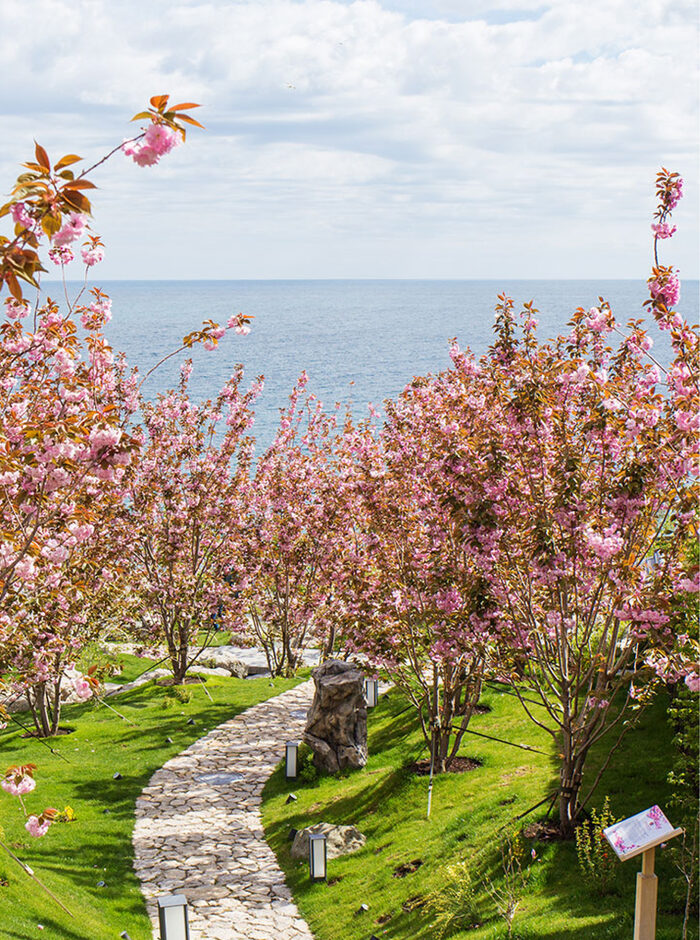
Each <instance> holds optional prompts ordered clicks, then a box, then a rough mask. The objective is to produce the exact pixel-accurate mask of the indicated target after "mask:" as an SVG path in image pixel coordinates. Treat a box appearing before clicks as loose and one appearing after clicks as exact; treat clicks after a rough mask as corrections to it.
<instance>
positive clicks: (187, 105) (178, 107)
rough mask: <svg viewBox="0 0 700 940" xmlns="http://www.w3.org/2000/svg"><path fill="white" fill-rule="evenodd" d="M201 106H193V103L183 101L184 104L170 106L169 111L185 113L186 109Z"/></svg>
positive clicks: (199, 105) (199, 106)
mask: <svg viewBox="0 0 700 940" xmlns="http://www.w3.org/2000/svg"><path fill="white" fill-rule="evenodd" d="M201 107H202V106H201V104H195V103H194V102H193V101H185V102H184V104H171V105H170V108H169V109H168V110H170V111H186V110H187V109H188V108H201Z"/></svg>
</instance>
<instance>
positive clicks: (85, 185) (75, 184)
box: [63, 179, 97, 191]
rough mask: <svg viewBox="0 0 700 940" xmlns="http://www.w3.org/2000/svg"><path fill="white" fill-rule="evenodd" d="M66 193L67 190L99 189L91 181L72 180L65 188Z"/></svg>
mask: <svg viewBox="0 0 700 940" xmlns="http://www.w3.org/2000/svg"><path fill="white" fill-rule="evenodd" d="M63 189H64V191H65V190H66V189H71V190H73V189H97V186H95V184H94V183H91V182H90V180H80V179H78V180H71V181H70V182H69V183H66V185H65V186H64V187H63Z"/></svg>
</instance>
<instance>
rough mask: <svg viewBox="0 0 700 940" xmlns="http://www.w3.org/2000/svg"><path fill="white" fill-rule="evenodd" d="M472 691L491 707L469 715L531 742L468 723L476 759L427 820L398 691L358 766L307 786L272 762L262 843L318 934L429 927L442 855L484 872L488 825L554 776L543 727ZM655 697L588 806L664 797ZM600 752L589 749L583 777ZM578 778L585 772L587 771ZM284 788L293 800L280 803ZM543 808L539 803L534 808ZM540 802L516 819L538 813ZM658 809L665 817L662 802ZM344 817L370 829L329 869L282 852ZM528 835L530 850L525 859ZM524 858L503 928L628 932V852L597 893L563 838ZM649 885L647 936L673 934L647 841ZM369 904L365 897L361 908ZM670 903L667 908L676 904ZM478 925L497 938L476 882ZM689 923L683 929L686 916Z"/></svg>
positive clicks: (325, 939) (610, 935)
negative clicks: (526, 865) (655, 909)
mask: <svg viewBox="0 0 700 940" xmlns="http://www.w3.org/2000/svg"><path fill="white" fill-rule="evenodd" d="M483 701H484V702H485V703H487V704H488V705H490V706H491V708H492V711H491V712H489V713H487V714H484V715H479V716H476V717H475V718H474V719H472V724H471V726H470V727H471V728H473V729H474V730H475V731H480V732H484V733H486V734H491V735H494V736H497V737H500V738H504V739H506V740H508V741H511V742H516V743H519V744H529V745H531V746H533V747H536V748H539V749H540V750H541V751H543V752H544V753H542V754H533V753H531V752H527V751H523V750H519V749H516V748H514V747H508V746H506V745H503V744H497V743H495V742H493V741H488V740H486V739H484V738H479V737H476V736H472V735H467V736H466V738H465V741H464V743H463V745H462V748H461V751H460V753H461V754H463V755H464V756H469V757H474V758H478V759H479V760H480V761H482V766H481V767H479V768H478V769H476V770H472V771H469V772H467V773H465V774H448V775H445V776H443V777H440V778H437V779H436V781H435V786H434V790H433V804H432V815H431V818H430V819H429V820H428V819H426V804H427V792H428V779H427V777H417V776H415V775H414V774H413V773H411V772H410V770H409V769H408V766H409V765H410V764H411V763H412V762H413V761H415V760H416V759H417V758H419V757H426V756H427V754H426V751H425V750H424V749H423V745H422V739H421V738H420V735H419V732H418V730H417V726H416V722H415V720H414V713H413V711H412V710H411V709H409V710H408V711H406V703H405V701H404V700H403V699H402V697H401V696H400V694H399V693H398V692H394V691H392V692H390V693H389V695H388V696H383V697H382V699H381V700H380V704H379V706H378V707H377V708H376V709H374V710H373V711H371V712H370V714H369V728H370V733H369V751H370V759H369V762H368V764H367V766H366V767H365V768H364V769H363V770H361V771H357V772H354V773H351V774H348V775H346V776H344V777H334V778H328V777H326V778H323V779H322V780H321V781H320V782H319V783H318V784H317V785H313V784H308V783H301V782H299V781H296V782H294V784H293V785H291V784H289V783H287V782H286V781H285V780H284V776H283V771H282V770H281V769H278V770H277V771H276V772H275V774H274V775H273V777H272V778H271V779H270V781H269V783H268V785H267V787H266V789H265V792H264V799H265V802H264V807H263V818H264V822H265V827H266V833H267V837H268V840H269V842H270V844H271V845H272V847H273V849H274V850H275V852H276V854H277V857H278V859H279V861H280V864H281V865H282V867H283V868H284V870H285V872H286V873H287V880H288V883H289V885H290V886H291V888H292V890H293V892H294V896H295V899H296V901H297V903H298V905H299V908H300V910H301V912H302V913H303V915H304V916H305V917H306V918H307V920H308V922H309V924H310V926H311V928H312V930H313V931H314V934H315V936H316V937H317V938H318V940H337V938H339V937H342V938H343V940H368V938H369V937H370V935H371V934H375V935H376V936H377V937H381V938H395V940H434V938H435V936H436V931H435V927H434V917H435V915H434V914H433V913H432V912H431V911H430V910H429V907H428V906H426V904H425V899H426V898H427V897H428V896H429V895H431V893H432V892H435V891H436V889H438V888H439V887H441V886H443V885H444V884H445V881H446V877H447V876H446V872H445V866H446V865H447V864H449V863H451V862H455V861H459V860H465V861H467V863H468V864H469V866H470V868H471V869H472V870H475V869H474V868H473V856H474V852H475V851H476V850H477V849H479V848H481V847H483V846H486V848H482V854H481V856H480V857H481V858H482V860H483V862H484V864H485V865H486V868H487V871H488V872H489V876H490V877H491V878H492V879H493V880H494V881H496V882H497V881H498V879H499V877H500V875H501V872H502V863H501V862H500V856H499V855H498V852H497V850H496V848H495V846H496V844H497V838H498V835H497V830H498V829H499V828H500V827H502V826H504V825H506V824H507V823H508V822H509V821H510V820H513V819H514V817H516V816H518V815H519V814H521V813H525V812H526V810H528V809H529V808H530V807H531V806H533V805H534V804H536V803H537V802H538V801H539V800H541V799H542V798H543V796H545V795H546V794H547V793H548V792H549V791H550V790H551V789H552V787H553V786H554V785H555V781H556V779H557V767H556V764H555V762H554V761H553V759H552V744H551V739H550V738H549V736H548V735H547V734H546V733H545V732H543V731H542V730H540V729H538V728H536V727H535V726H534V725H533V724H532V723H531V722H530V721H529V720H528V719H527V717H526V716H525V715H524V713H523V712H522V709H521V707H520V705H519V703H518V702H517V700H516V699H514V698H513V697H512V696H511V695H507V694H505V693H504V692H502V691H498V690H490V691H487V692H486V693H485V695H484V698H483ZM664 709H665V701H664V700H659V701H658V702H657V703H656V704H655V705H654V706H653V707H652V708H651V709H650V710H649V711H648V712H647V714H646V715H645V717H644V718H643V721H642V724H641V725H640V727H638V728H637V729H636V730H634V731H632V732H630V734H629V736H628V737H627V739H626V741H625V742H624V743H623V745H622V747H621V748H620V749H619V751H618V752H617V755H616V757H615V758H614V761H613V764H611V766H610V767H609V768H608V770H607V771H606V773H605V775H604V777H603V780H602V783H601V785H600V788H599V790H598V791H597V794H596V796H595V797H594V798H593V805H594V806H598V807H599V806H602V802H603V798H604V796H605V795H606V794H608V795H609V796H610V800H611V805H612V810H613V812H614V813H615V814H616V815H617V816H619V817H623V816H629V815H632V814H634V813H637V812H639V811H641V810H643V809H645V808H646V807H648V806H650V805H652V804H654V803H659V804H660V805H661V807H662V808H666V804H667V798H668V795H669V788H668V785H667V783H666V774H667V771H668V768H669V765H670V737H671V734H670V732H669V729H668V725H667V722H666V719H665V715H664ZM600 759H601V755H600V754H596V753H594V754H592V755H591V758H590V765H589V768H588V773H589V779H590V778H591V777H592V776H593V775H594V771H595V769H596V767H597V766H600V764H599V763H598V762H599V761H600ZM584 786H585V780H584ZM290 790H293V791H294V792H295V793H296V794H297V797H298V801H297V802H295V803H290V804H289V805H287V804H286V803H285V799H286V796H287V794H288V792H289V791H290ZM544 809H545V810H546V807H545V808H544ZM542 814H543V810H542V809H540V810H538V811H535V812H534V813H533V814H531V815H529V816H527V818H526V819H525V820H524V823H528V822H532V821H533V820H536V819H538V818H541V816H542ZM668 815H669V816H670V818H671V820H672V821H673V813H672V811H671V810H670V809H669V810H668ZM321 821H323V822H330V823H336V824H339V823H352V824H355V825H357V826H358V827H359V828H360V830H361V831H362V832H363V833H364V834H365V835H366V836H367V844H366V846H365V847H364V849H362V850H361V851H360V852H358V853H356V854H354V855H350V856H345V857H343V858H340V859H333V860H331V861H330V862H329V867H328V875H329V879H330V880H331V882H329V883H317V884H311V883H310V882H309V879H308V864H307V863H305V862H293V861H292V860H291V858H290V852H289V850H290V845H291V843H290V842H289V840H288V834H289V830H290V828H295V829H300V828H302V827H304V826H306V825H311V824H313V823H316V822H321ZM531 846H534V848H535V850H536V853H537V856H538V859H537V861H535V862H531V860H530V854H529V853H530V848H531ZM525 857H526V859H527V862H530V863H531V865H532V874H531V878H530V881H529V883H528V888H527V893H526V894H525V896H524V897H523V900H522V902H521V904H520V906H519V908H518V910H517V913H516V916H515V921H514V932H513V936H514V937H518V938H522V940H526V938H527V940H534V938H538V940H593V938H595V940H630V938H631V936H632V921H633V913H634V882H635V873H636V871H637V870H638V868H639V867H640V861H639V859H635V860H632V861H629V862H626V863H625V864H624V865H622V864H621V863H618V864H619V872H618V874H617V881H616V884H615V893H613V894H609V895H606V896H603V897H600V896H599V895H598V893H597V892H596V891H595V889H594V888H591V887H589V885H588V884H587V883H586V882H585V881H584V879H583V878H582V877H581V873H580V870H579V867H578V862H577V858H576V851H575V847H574V845H573V844H568V843H551V842H550V843H546V844H545V843H536V844H535V843H534V842H532V841H528V842H527V843H526V853H525ZM415 860H421V861H422V863H423V864H422V865H421V866H420V867H419V868H417V870H416V871H415V872H413V873H411V874H408V875H406V876H405V877H402V878H397V877H394V872H395V870H396V869H397V868H398V867H399V866H400V865H403V864H404V863H410V862H412V861H415ZM657 872H658V874H659V877H660V886H659V918H658V925H657V926H658V931H657V937H658V940H678V938H679V937H680V924H681V919H682V918H681V916H680V914H679V913H678V910H677V907H678V905H677V904H675V905H674V902H673V901H672V899H671V898H670V897H669V891H668V881H669V875H670V864H669V862H668V860H665V859H664V853H663V852H661V853H659V852H657ZM362 903H366V904H368V905H369V910H368V911H367V912H364V913H358V911H359V908H360V905H361V904H362ZM674 907H676V910H675V911H674V910H673V908H674ZM472 922H473V923H477V924H479V925H480V926H478V927H473V928H470V929H458V930H457V931H456V932H454V933H451V934H450V936H452V937H456V938H461V940H467V938H469V940H486V938H498V937H505V936H506V930H505V925H504V922H503V920H502V919H501V918H499V917H498V915H497V912H496V911H495V908H494V904H493V902H492V901H491V899H490V898H489V896H488V895H487V894H486V893H485V892H484V891H483V890H479V889H478V888H477V916H475V917H474V918H473V921H472ZM689 935H690V936H692V935H693V933H692V928H691V933H690V934H689Z"/></svg>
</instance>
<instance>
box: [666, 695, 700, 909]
mask: <svg viewBox="0 0 700 940" xmlns="http://www.w3.org/2000/svg"><path fill="white" fill-rule="evenodd" d="M698 702H699V697H698V694H697V692H691V691H690V689H688V688H686V687H685V686H680V687H679V688H678V689H677V691H676V694H675V695H674V697H673V698H672V700H671V704H670V705H669V709H668V718H669V722H670V724H671V727H672V729H673V730H674V732H675V735H674V737H673V746H674V749H675V753H674V760H673V767H672V769H671V771H670V772H669V775H668V782H669V783H670V784H671V787H672V794H671V799H670V800H669V806H670V807H671V808H672V809H674V810H675V812H676V814H677V815H676V816H675V817H674V819H673V822H674V824H675V825H676V826H679V827H681V828H683V829H685V835H684V837H683V839H682V840H675V841H674V843H673V844H672V845H671V847H670V849H669V855H670V857H671V858H672V860H673V863H674V866H675V868H676V873H675V875H674V877H673V880H672V887H673V893H674V897H675V898H676V899H677V900H679V901H680V902H681V903H683V904H684V905H685V906H686V908H687V911H688V912H689V913H692V914H694V915H695V916H697V913H698V896H697V891H696V888H695V886H696V882H697V875H698V846H699V843H700V833H699V827H698V823H699V816H698V789H699V787H700V773H699V772H698V766H699V764H698V761H699V759H700V753H699V750H700V748H699V747H698V725H699V723H700V721H699V719H700V713H699V708H698Z"/></svg>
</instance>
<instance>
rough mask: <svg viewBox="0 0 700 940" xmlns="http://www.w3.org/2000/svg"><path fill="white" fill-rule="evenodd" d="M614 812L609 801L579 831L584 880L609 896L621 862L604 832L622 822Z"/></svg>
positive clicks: (606, 798) (578, 841)
mask: <svg viewBox="0 0 700 940" xmlns="http://www.w3.org/2000/svg"><path fill="white" fill-rule="evenodd" d="M618 818H619V817H616V816H615V815H614V814H613V813H612V811H611V809H610V798H609V797H607V796H606V797H605V799H604V800H603V808H602V809H601V810H600V811H598V810H597V809H594V810H593V811H592V813H591V818H590V819H588V820H586V822H584V823H581V825H580V826H577V827H576V854H577V856H578V864H579V867H580V869H581V871H582V873H583V877H584V879H585V880H586V881H587V882H588V883H589V884H590V885H591V887H593V888H594V889H595V890H596V891H597V892H598V893H599V894H609V893H610V892H611V891H612V890H613V888H614V884H615V881H616V877H617V872H618V868H619V864H620V863H619V862H618V860H617V856H616V855H615V852H614V851H613V849H612V848H611V846H610V843H609V842H608V840H607V839H606V838H605V836H604V835H603V829H607V828H608V826H612V825H613V823H616V822H617V821H618Z"/></svg>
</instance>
